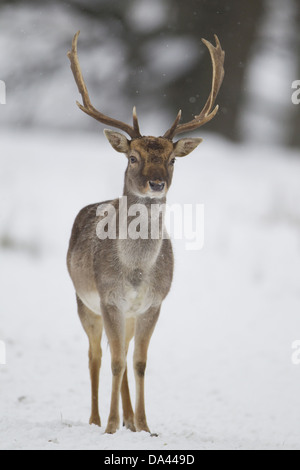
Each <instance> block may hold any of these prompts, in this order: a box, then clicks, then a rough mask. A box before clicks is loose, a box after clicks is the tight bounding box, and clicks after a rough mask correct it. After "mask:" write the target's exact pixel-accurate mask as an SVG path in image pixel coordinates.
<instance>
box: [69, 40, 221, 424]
mask: <svg viewBox="0 0 300 470" xmlns="http://www.w3.org/2000/svg"><path fill="white" fill-rule="evenodd" d="M78 35H79V31H78V32H77V33H76V34H75V36H74V38H73V42H72V50H71V51H69V52H68V57H69V59H70V62H71V70H72V72H73V75H74V79H75V82H76V84H77V87H78V90H79V93H80V94H81V96H82V100H83V105H81V104H80V103H78V102H77V105H78V106H79V108H80V109H81V110H82V111H84V112H85V113H86V114H88V115H89V116H91V117H93V118H95V119H96V120H98V121H100V122H101V123H104V124H106V125H108V126H111V127H114V128H117V129H121V130H122V131H124V132H125V133H126V134H128V136H129V137H130V138H131V139H130V140H129V139H127V137H126V136H125V135H123V134H121V133H119V132H115V131H112V130H104V133H105V136H106V137H107V139H108V141H109V142H110V144H111V145H112V147H113V148H114V149H115V150H116V151H117V152H121V153H124V154H125V155H126V157H127V159H128V166H127V169H126V172H125V183H124V191H123V198H124V197H127V203H128V206H130V205H132V204H136V203H142V204H144V206H145V207H146V208H147V215H146V216H145V217H149V218H150V217H151V210H150V209H151V206H152V205H153V204H158V205H160V204H164V203H165V202H166V195H167V192H168V190H169V188H170V185H171V182H172V175H173V168H174V162H175V158H176V157H184V156H185V155H188V154H189V153H190V152H191V151H192V150H194V149H195V148H196V147H197V146H198V145H199V144H200V142H201V141H202V139H200V138H183V139H180V140H178V141H177V142H173V139H174V137H175V135H177V134H180V133H183V132H188V131H192V130H194V129H197V128H198V127H200V126H202V125H203V124H205V123H207V122H209V121H210V120H211V119H212V118H213V117H214V116H215V115H216V113H217V111H218V106H216V107H215V108H214V109H213V106H214V102H215V99H216V97H217V94H218V92H219V89H220V86H221V83H222V80H223V76H224V68H223V64H224V56H225V53H224V51H223V50H222V48H221V45H220V42H219V40H218V38H217V36H215V40H216V47H214V46H213V45H212V44H211V43H209V42H208V41H206V40H204V39H203V42H204V44H205V45H206V46H207V48H208V50H209V52H210V56H211V61H212V66H213V78H212V89H211V92H210V95H209V97H208V100H207V102H206V104H205V106H204V108H203V110H202V111H201V112H200V114H199V115H197V116H195V118H194V119H192V120H191V121H190V122H187V123H185V124H180V119H181V111H179V113H178V115H177V117H176V119H175V121H174V123H173V124H172V126H171V127H170V129H169V130H167V131H166V132H165V134H164V135H163V136H162V137H152V136H150V137H149V136H143V135H142V134H141V133H140V129H139V124H138V119H137V114H136V109H135V108H133V125H132V126H130V125H128V124H126V123H124V122H121V121H118V120H116V119H113V118H110V117H108V116H106V115H104V114H102V113H101V112H99V111H98V110H97V109H95V108H94V107H93V106H92V104H91V101H90V98H89V95H88V91H87V88H86V85H85V82H84V79H83V77H82V73H81V69H80V65H79V61H78V56H77V40H78ZM121 200H122V198H120V199H115V200H113V201H106V202H105V203H102V205H101V207H102V208H104V211H105V206H106V205H108V204H109V205H112V206H113V207H114V208H115V211H116V214H117V226H118V231H117V232H118V233H117V236H116V237H115V238H112V239H110V238H109V237H106V238H105V237H103V239H99V237H98V236H97V233H96V231H97V224H98V223H99V220H100V219H101V215H99V213H98V212H97V208H98V206H99V204H100V203H99V204H92V205H89V206H87V207H85V208H84V209H82V210H81V211H80V212H79V214H78V216H77V218H76V219H75V222H74V226H73V230H72V234H71V239H70V245H69V250H68V256H67V265H68V270H69V274H70V276H71V279H72V281H73V284H74V287H75V291H76V298H77V304H78V314H79V317H80V320H81V323H82V326H83V328H84V330H85V332H86V333H87V336H88V339H89V369H90V378H91V417H90V424H96V425H98V426H101V424H100V416H99V408H98V387H99V370H100V365H101V356H102V351H101V336H102V331H103V327H104V329H105V333H106V335H107V338H108V342H109V347H110V352H111V370H112V392H111V405H110V413H109V417H108V424H107V427H106V431H105V432H106V433H115V432H116V431H117V429H118V427H119V422H120V418H119V397H120V395H121V398H122V405H123V424H124V425H125V426H126V427H127V428H128V429H130V430H132V431H147V432H150V431H149V427H148V424H147V420H146V413H145V403H144V375H145V368H146V362H147V350H148V346H149V341H150V338H151V336H152V333H153V330H154V328H155V325H156V322H157V320H158V317H159V313H160V309H161V304H162V301H163V300H164V299H165V297H166V296H167V294H168V292H169V290H170V287H171V283H172V276H173V252H172V245H171V241H170V239H169V238H168V237H167V236H164V235H165V229H164V225H163V220H161V222H162V225H161V229H160V231H159V236H158V237H157V238H156V239H151V237H148V238H146V239H145V238H143V239H142V238H137V239H130V238H128V237H127V238H126V237H123V238H121V237H120V236H118V234H119V231H120V226H119V221H118V215H119V213H118V211H119V208H120V204H121ZM102 215H103V213H102ZM160 217H161V219H163V214H160ZM129 220H130V217H128V220H127V222H126V223H127V224H129ZM147 222H148V221H147ZM126 228H127V225H126ZM133 337H134V343H135V344H134V355H133V364H134V375H135V382H136V403H135V411H133V408H132V404H131V399H130V393H129V387H128V379H127V364H126V356H127V351H128V346H129V342H130V340H131V339H132V338H133Z"/></svg>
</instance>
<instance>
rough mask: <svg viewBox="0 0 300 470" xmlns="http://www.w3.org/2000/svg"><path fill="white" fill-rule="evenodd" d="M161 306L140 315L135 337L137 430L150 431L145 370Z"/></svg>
mask: <svg viewBox="0 0 300 470" xmlns="http://www.w3.org/2000/svg"><path fill="white" fill-rule="evenodd" d="M159 312H160V307H159V308H157V307H156V308H150V309H149V310H148V311H147V312H146V313H144V314H141V315H139V316H138V318H137V321H136V329H135V337H134V342H135V345H134V354H133V363H134V375H135V383H136V402H135V427H136V430H137V431H147V432H150V430H149V427H148V424H147V419H146V412H145V388H144V382H145V380H144V379H145V370H146V364H147V352H148V346H149V342H150V339H151V336H152V333H153V331H154V328H155V325H156V322H157V320H158V317H159Z"/></svg>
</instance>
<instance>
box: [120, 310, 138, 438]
mask: <svg viewBox="0 0 300 470" xmlns="http://www.w3.org/2000/svg"><path fill="white" fill-rule="evenodd" d="M125 329H126V331H125V354H126V357H127V353H128V348H129V343H130V341H131V340H132V338H133V336H134V329H135V318H128V319H127V320H126V326H125ZM121 397H122V406H123V426H125V427H126V428H127V429H130V430H131V431H135V426H134V413H133V409H132V404H131V399H130V392H129V386H128V378H127V364H126V369H125V372H124V375H123V380H122V386H121Z"/></svg>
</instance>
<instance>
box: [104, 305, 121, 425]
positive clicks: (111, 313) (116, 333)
mask: <svg viewBox="0 0 300 470" xmlns="http://www.w3.org/2000/svg"><path fill="white" fill-rule="evenodd" d="M101 309H102V316H103V322H104V328H105V333H106V335H107V338H108V342H109V347H110V353H111V370H112V391H111V401H110V412H109V417H108V423H107V427H106V430H105V432H106V433H108V434H113V433H115V432H116V431H117V429H118V428H119V425H120V415H119V403H120V392H121V384H122V380H123V375H124V371H125V367H126V354H125V319H124V316H123V314H122V313H121V312H120V311H119V310H118V309H117V308H116V307H113V306H107V305H106V306H104V305H101Z"/></svg>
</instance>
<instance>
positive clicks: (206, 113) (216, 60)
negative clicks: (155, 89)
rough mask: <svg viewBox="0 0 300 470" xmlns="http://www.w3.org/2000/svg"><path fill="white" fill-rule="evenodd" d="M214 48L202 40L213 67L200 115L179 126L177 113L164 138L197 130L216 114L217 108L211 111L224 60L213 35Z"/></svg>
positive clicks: (218, 87) (222, 72)
mask: <svg viewBox="0 0 300 470" xmlns="http://www.w3.org/2000/svg"><path fill="white" fill-rule="evenodd" d="M215 40H216V47H214V46H213V45H212V44H211V43H210V42H208V41H206V40H205V39H202V42H203V43H204V44H205V45H206V47H207V48H208V50H209V53H210V56H211V61H212V66H213V77H212V88H211V92H210V95H209V97H208V100H207V101H206V103H205V106H204V108H203V109H202V111H201V113H200V114H198V115H197V116H195V118H194V119H193V120H192V121H190V122H187V123H185V124H179V121H180V118H181V111H179V113H178V115H177V117H176V119H175V121H174V123H173V124H172V126H171V127H170V129H169V130H167V132H166V133H165V134H164V136H163V137H164V138H166V139H170V140H172V139H173V138H174V136H175V135H176V134H181V133H182V132H187V131H192V130H194V129H197V128H198V127H200V126H203V124H206V123H207V122H209V121H210V120H211V119H212V118H213V117H214V116H215V115H216V114H217V112H218V109H219V106H216V107H215V108H214V110H213V111H211V109H212V107H213V105H214V102H215V100H216V97H217V95H218V93H219V90H220V87H221V85H222V81H223V78H224V67H223V65H224V59H225V52H224V51H223V50H222V47H221V44H220V41H219V39H218V37H217V36H216V35H215Z"/></svg>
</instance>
